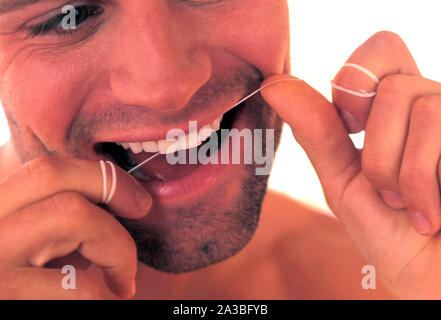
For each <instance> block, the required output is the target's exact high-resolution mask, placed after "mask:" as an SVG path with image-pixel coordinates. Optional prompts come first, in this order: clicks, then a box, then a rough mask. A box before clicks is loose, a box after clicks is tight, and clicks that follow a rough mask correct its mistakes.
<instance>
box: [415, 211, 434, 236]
mask: <svg viewBox="0 0 441 320" xmlns="http://www.w3.org/2000/svg"><path fill="white" fill-rule="evenodd" d="M410 220H411V221H412V225H413V227H414V228H415V230H416V231H417V232H418V233H419V234H423V235H424V234H427V233H428V232H429V231H430V229H431V228H432V225H431V224H430V221H429V220H428V219H427V218H426V217H425V216H424V215H423V214H422V213H420V212H417V211H412V212H411V213H410Z"/></svg>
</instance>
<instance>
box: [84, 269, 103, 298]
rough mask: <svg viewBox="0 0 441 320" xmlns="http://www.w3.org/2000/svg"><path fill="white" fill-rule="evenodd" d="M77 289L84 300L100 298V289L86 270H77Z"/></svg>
mask: <svg viewBox="0 0 441 320" xmlns="http://www.w3.org/2000/svg"><path fill="white" fill-rule="evenodd" d="M78 274H79V281H80V283H79V284H78V289H79V292H80V295H81V299H85V300H99V299H101V298H102V297H101V290H100V287H99V285H98V284H97V283H96V281H95V279H93V277H92V276H91V275H89V274H88V273H87V272H82V271H81V272H79V273H78Z"/></svg>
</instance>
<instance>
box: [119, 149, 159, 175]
mask: <svg viewBox="0 0 441 320" xmlns="http://www.w3.org/2000/svg"><path fill="white" fill-rule="evenodd" d="M159 155H160V153H159V152H158V153H155V154H154V155H153V156H151V157H150V158H148V159H147V160H144V161H143V162H141V163H140V164H138V165H137V166H136V167H134V168H132V169H130V170H129V171H127V172H128V173H132V172H133V171H136V170H138V169H139V168H141V167H143V166H144V165H145V164H146V163H147V162H150V161H151V160H153V159H154V158H156V157H157V156H159Z"/></svg>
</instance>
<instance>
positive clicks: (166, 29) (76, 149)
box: [0, 0, 289, 272]
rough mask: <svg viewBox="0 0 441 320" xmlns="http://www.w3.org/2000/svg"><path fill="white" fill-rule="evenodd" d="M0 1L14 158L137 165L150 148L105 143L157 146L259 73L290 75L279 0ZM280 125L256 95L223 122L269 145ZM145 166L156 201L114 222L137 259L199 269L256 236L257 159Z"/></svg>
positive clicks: (1, 83)
mask: <svg viewBox="0 0 441 320" xmlns="http://www.w3.org/2000/svg"><path fill="white" fill-rule="evenodd" d="M9 2H11V1H10V0H0V8H3V9H5V10H6V11H7V12H6V13H3V14H2V15H0V98H1V100H2V103H3V106H4V109H5V113H6V115H7V117H8V120H9V124H10V128H11V133H12V137H13V141H14V145H15V148H16V150H17V152H18V153H19V155H20V157H21V158H22V160H23V161H28V160H30V159H32V158H35V157H38V156H47V155H51V156H75V157H80V158H86V159H91V160H99V159H111V160H115V158H119V160H117V163H118V164H120V165H121V166H124V163H128V162H132V163H137V162H140V161H141V160H142V159H146V158H147V157H148V156H149V155H151V153H146V152H143V153H140V154H137V155H135V154H134V153H133V152H132V151H129V152H125V151H124V149H122V148H120V147H117V146H116V144H114V143H123V142H152V141H158V140H163V139H165V136H166V134H167V132H168V131H169V130H170V129H173V128H180V129H183V130H184V131H185V132H186V133H188V123H189V121H198V126H199V125H200V126H202V125H204V124H207V123H210V122H211V121H213V120H215V119H217V118H219V117H220V116H221V115H223V114H224V113H226V111H228V107H229V106H231V105H233V104H234V103H235V102H237V101H238V100H240V98H242V97H243V96H244V95H246V94H248V93H249V92H250V91H252V90H253V89H257V88H258V87H259V84H260V82H261V81H262V80H263V78H265V77H266V76H268V75H270V74H274V73H283V72H287V71H289V70H288V69H289V62H288V61H289V31H288V25H289V23H288V8H287V3H286V0H271V1H269V0H200V1H196V0H194V1H193V0H191V1H190V0H186V1H184V0H167V1H166V0H147V1H146V0H131V1H122V0H108V1H107V0H95V1H92V0H89V1H87V0H84V1H72V2H71V3H66V1H63V0H60V1H58V0H46V1H26V0H24V1H23V0H22V1H12V2H11V3H15V4H17V3H22V2H23V3H24V2H33V3H32V4H28V5H26V6H24V5H23V6H20V7H15V8H12V6H9V5H8V4H7V3H9ZM66 4H70V5H73V6H75V7H76V8H77V12H78V14H77V26H76V29H75V30H65V29H63V28H62V27H61V25H60V24H58V21H57V20H56V19H54V18H53V17H55V16H57V15H59V14H60V13H61V8H62V7H63V6H64V5H66ZM2 5H3V7H2ZM11 9H13V10H11ZM0 10H1V9H0ZM54 21H55V23H54ZM280 127H281V123H280V120H279V118H278V117H277V116H276V115H275V114H274V113H273V112H272V111H271V110H270V109H269V108H268V106H266V105H265V104H264V102H263V100H262V99H261V98H260V97H258V98H253V99H252V100H249V101H248V102H247V103H245V104H243V105H241V106H239V107H238V108H237V110H236V112H233V113H231V114H227V115H226V116H224V121H223V123H222V128H238V129H239V130H241V129H244V128H250V129H254V128H262V129H268V128H269V129H271V128H273V129H276V133H277V134H276V137H278V134H279V133H280ZM277 139H278V138H277ZM121 159H122V160H121ZM129 159H130V160H129ZM141 172H142V173H143V175H144V176H148V177H149V180H148V181H146V180H145V179H141V178H140V183H141V184H142V185H143V186H144V187H145V188H146V189H147V190H149V191H150V193H151V194H152V196H153V199H154V206H153V208H152V210H151V212H150V213H149V215H148V216H146V217H145V218H143V219H141V220H137V221H129V220H121V222H122V223H123V225H124V226H125V227H126V228H127V229H128V230H129V231H130V233H131V234H132V236H133V237H134V239H135V241H136V243H137V247H138V253H139V259H140V260H141V261H142V262H144V263H146V264H148V265H150V266H152V267H154V268H156V269H158V270H162V271H166V272H184V271H190V270H195V269H197V268H201V267H204V266H206V265H209V264H212V263H215V262H217V261H221V260H223V259H225V258H228V257H230V256H231V255H233V254H235V253H236V252H238V251H239V250H240V249H241V248H243V247H244V246H245V244H246V243H248V241H249V239H250V238H251V237H252V235H253V233H254V230H255V228H256V226H257V221H258V217H259V212H260V206H261V202H262V198H263V195H264V192H265V187H266V181H267V177H262V176H256V175H255V170H254V166H253V165H232V164H229V165H214V164H210V165H201V164H199V165H176V166H171V165H169V164H167V162H166V160H165V157H164V156H161V157H159V158H156V159H155V160H154V161H152V162H151V163H149V164H148V165H147V166H146V168H145V169H144V170H143V171H141ZM144 178H145V177H144Z"/></svg>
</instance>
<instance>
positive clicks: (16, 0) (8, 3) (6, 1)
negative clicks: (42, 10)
mask: <svg viewBox="0 0 441 320" xmlns="http://www.w3.org/2000/svg"><path fill="white" fill-rule="evenodd" d="M43 1H48V0H0V15H3V14H6V13H9V12H12V11H16V10H18V9H21V8H23V7H26V6H28V5H31V4H34V3H37V2H43Z"/></svg>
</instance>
